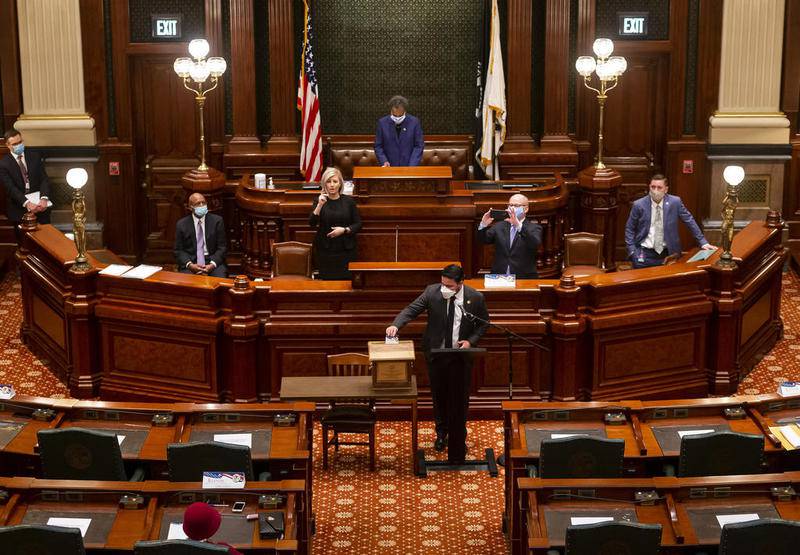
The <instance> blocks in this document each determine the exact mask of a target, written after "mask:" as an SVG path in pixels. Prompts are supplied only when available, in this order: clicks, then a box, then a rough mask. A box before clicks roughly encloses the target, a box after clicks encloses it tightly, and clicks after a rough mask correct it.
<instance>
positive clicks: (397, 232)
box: [394, 225, 400, 262]
mask: <svg viewBox="0 0 800 555" xmlns="http://www.w3.org/2000/svg"><path fill="white" fill-rule="evenodd" d="M399 245H400V226H399V225H396V226H394V261H395V262H397V253H398V248H399Z"/></svg>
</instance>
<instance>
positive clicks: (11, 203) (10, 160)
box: [0, 129, 50, 243]
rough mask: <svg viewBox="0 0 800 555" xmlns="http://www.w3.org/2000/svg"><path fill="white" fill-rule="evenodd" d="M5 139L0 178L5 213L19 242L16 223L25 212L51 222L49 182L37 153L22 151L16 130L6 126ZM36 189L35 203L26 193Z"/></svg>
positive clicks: (40, 219) (21, 144)
mask: <svg viewBox="0 0 800 555" xmlns="http://www.w3.org/2000/svg"><path fill="white" fill-rule="evenodd" d="M4 138H5V143H6V146H7V147H8V150H9V152H8V154H6V155H5V156H3V158H2V159H0V181H2V182H3V187H5V190H6V203H7V207H6V214H7V215H8V219H9V220H10V221H11V222H13V224H14V233H15V234H16V236H17V242H18V243H19V240H20V238H21V237H22V234H21V232H20V229H19V222H20V221H22V216H23V215H24V214H25V212H33V213H35V214H36V220H37V221H38V222H39V223H40V224H49V223H50V209H49V208H48V204H49V200H48V197H49V196H50V181H48V179H47V173H45V171H44V164H43V163H42V158H41V156H40V155H39V153H37V152H31V151H30V150H25V143H24V142H23V141H22V135H21V134H20V132H19V131H17V130H16V129H9V130H8V131H6V133H5V135H4ZM36 192H38V193H39V201H38V202H36V203H34V202H31V201H30V200H28V198H27V197H26V196H25V195H30V194H31V193H36Z"/></svg>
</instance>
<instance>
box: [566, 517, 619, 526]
mask: <svg viewBox="0 0 800 555" xmlns="http://www.w3.org/2000/svg"><path fill="white" fill-rule="evenodd" d="M600 522H614V517H613V516H573V517H571V518H570V519H569V523H570V524H572V525H573V526H579V525H581V524H598V523H600Z"/></svg>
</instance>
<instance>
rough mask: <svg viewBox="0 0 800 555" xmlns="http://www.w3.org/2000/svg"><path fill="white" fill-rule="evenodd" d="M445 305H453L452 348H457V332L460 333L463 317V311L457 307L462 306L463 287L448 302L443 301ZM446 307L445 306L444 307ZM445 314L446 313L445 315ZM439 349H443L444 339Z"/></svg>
mask: <svg viewBox="0 0 800 555" xmlns="http://www.w3.org/2000/svg"><path fill="white" fill-rule="evenodd" d="M445 302H447V303H455V306H454V307H453V310H454V311H455V312H454V313H453V348H454V349H457V348H458V332H459V331H461V318H462V317H463V316H464V309H463V308H459V306H461V307H463V306H464V286H463V285H462V286H461V289H459V290H458V293H456V294H455V295H454V296H452V297H451V298H450V300H448V301H445ZM445 306H447V305H445ZM445 314H446V313H445ZM441 348H442V349H444V339H442V344H441Z"/></svg>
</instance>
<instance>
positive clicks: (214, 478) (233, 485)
mask: <svg viewBox="0 0 800 555" xmlns="http://www.w3.org/2000/svg"><path fill="white" fill-rule="evenodd" d="M244 486H245V479H244V472H203V489H244Z"/></svg>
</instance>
